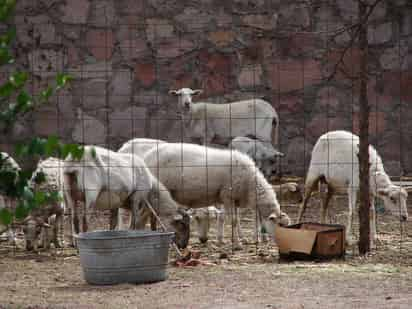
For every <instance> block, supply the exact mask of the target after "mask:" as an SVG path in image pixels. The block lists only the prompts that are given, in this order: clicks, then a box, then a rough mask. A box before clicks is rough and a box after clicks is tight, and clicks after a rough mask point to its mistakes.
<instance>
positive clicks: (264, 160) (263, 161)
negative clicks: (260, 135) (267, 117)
mask: <svg viewBox="0 0 412 309" xmlns="http://www.w3.org/2000/svg"><path fill="white" fill-rule="evenodd" d="M229 149H236V150H239V151H240V152H242V153H245V154H247V155H248V156H249V157H251V158H252V159H253V160H254V161H255V163H256V166H257V167H258V168H259V169H260V170H261V171H262V173H263V175H265V177H266V178H267V179H268V178H269V177H270V176H271V175H272V173H273V172H274V167H275V165H276V159H277V158H279V157H283V156H284V155H283V153H281V152H279V151H277V150H276V149H275V148H273V145H272V144H271V143H270V142H267V141H260V140H258V139H254V138H251V137H248V136H238V137H235V138H234V139H233V140H232V141H231V142H230V144H229Z"/></svg>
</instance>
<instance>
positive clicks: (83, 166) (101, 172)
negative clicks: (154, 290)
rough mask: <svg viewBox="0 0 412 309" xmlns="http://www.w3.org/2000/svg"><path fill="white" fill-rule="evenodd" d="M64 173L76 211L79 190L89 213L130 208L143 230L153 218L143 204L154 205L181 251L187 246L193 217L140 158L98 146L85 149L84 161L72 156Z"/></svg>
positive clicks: (135, 223) (72, 204) (66, 164)
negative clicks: (99, 210) (149, 217)
mask: <svg viewBox="0 0 412 309" xmlns="http://www.w3.org/2000/svg"><path fill="white" fill-rule="evenodd" d="M64 173H65V184H69V186H70V188H69V189H68V192H69V193H70V194H68V196H69V198H67V201H68V204H69V205H70V207H71V208H72V211H74V208H75V202H76V200H77V199H78V195H77V194H73V192H76V191H77V190H78V191H80V192H81V193H82V195H84V196H83V199H84V201H85V209H86V213H87V212H88V211H90V209H91V208H92V207H95V208H97V209H101V210H103V209H114V208H119V207H128V208H130V209H131V210H132V212H133V214H134V215H135V218H136V222H133V223H134V226H135V227H136V228H141V227H143V223H142V222H145V220H146V218H147V217H148V215H149V214H150V211H148V210H147V208H146V207H142V204H141V203H142V202H144V203H147V204H151V205H152V206H153V207H154V209H155V210H157V212H158V215H159V217H160V218H161V219H162V221H163V223H164V224H165V226H166V228H167V230H170V231H174V232H175V234H176V238H175V242H176V244H177V245H178V246H179V247H181V248H184V247H186V246H187V242H188V239H189V232H190V230H189V220H190V219H189V216H188V215H187V214H186V213H185V212H184V211H182V210H181V209H180V208H179V205H178V204H176V202H175V201H174V200H173V199H172V198H171V196H170V194H169V192H168V191H167V189H165V188H164V186H163V185H162V184H161V183H159V182H158V181H157V179H156V178H155V177H154V176H153V175H152V174H151V173H150V171H149V169H148V168H147V167H146V164H145V163H144V162H143V160H142V159H141V158H140V157H138V156H136V155H133V154H128V153H117V152H113V151H111V150H108V149H104V148H101V147H97V146H84V154H83V156H82V158H81V159H80V160H75V159H73V158H72V157H71V156H69V157H68V158H67V159H66V160H65V164H64ZM73 179H74V180H73ZM73 187H74V188H73ZM76 189H77V190H76ZM72 226H74V224H73V223H72ZM74 227H75V226H74ZM75 232H76V233H77V232H78V228H77V230H75Z"/></svg>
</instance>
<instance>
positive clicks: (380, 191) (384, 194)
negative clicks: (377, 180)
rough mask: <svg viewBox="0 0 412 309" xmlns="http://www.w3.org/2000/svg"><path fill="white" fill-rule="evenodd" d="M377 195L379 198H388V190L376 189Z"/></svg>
mask: <svg viewBox="0 0 412 309" xmlns="http://www.w3.org/2000/svg"><path fill="white" fill-rule="evenodd" d="M378 194H379V195H381V196H388V195H389V189H387V188H383V189H378Z"/></svg>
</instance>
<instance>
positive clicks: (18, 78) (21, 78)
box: [9, 72, 29, 88]
mask: <svg viewBox="0 0 412 309" xmlns="http://www.w3.org/2000/svg"><path fill="white" fill-rule="evenodd" d="M28 78H29V74H28V73H27V72H16V73H13V74H12V75H11V76H10V77H9V81H10V83H11V84H12V85H13V86H14V87H16V88H21V87H23V86H24V84H25V83H26V81H27V79H28Z"/></svg>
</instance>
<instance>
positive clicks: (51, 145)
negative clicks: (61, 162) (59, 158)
mask: <svg viewBox="0 0 412 309" xmlns="http://www.w3.org/2000/svg"><path fill="white" fill-rule="evenodd" d="M59 147H60V144H59V139H58V138H57V137H56V136H49V138H48V139H47V142H46V145H45V148H44V150H45V153H46V156H52V155H53V154H54V153H56V152H57V151H58V150H59Z"/></svg>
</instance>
